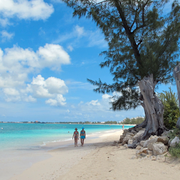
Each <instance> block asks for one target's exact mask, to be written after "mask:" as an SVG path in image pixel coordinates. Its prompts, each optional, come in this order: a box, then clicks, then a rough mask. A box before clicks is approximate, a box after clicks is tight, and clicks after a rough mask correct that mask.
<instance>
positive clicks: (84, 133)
mask: <svg viewBox="0 0 180 180" xmlns="http://www.w3.org/2000/svg"><path fill="white" fill-rule="evenodd" d="M80 138H81V146H83V145H84V139H86V132H85V130H84V128H82V130H81V133H80Z"/></svg>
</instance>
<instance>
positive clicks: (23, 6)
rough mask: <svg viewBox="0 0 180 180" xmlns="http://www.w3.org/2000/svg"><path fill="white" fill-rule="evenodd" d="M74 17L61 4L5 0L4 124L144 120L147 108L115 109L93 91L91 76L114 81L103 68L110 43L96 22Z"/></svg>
mask: <svg viewBox="0 0 180 180" xmlns="http://www.w3.org/2000/svg"><path fill="white" fill-rule="evenodd" d="M167 9H168V8H167ZM72 13H73V10H72V9H71V8H69V7H67V6H66V4H65V3H63V2H62V1H61V0H0V37H1V38H0V121H43V122H69V121H71V122H77V121H92V122H94V121H101V122H104V121H122V120H123V119H125V118H126V117H128V118H133V117H137V116H144V110H143V109H142V107H137V108H136V109H135V110H134V109H130V110H128V111H125V110H122V111H112V110H111V109H110V107H111V105H110V102H111V99H110V97H111V96H112V95H113V94H99V93H96V92H94V91H93V89H94V88H95V87H93V85H91V84H90V83H89V82H88V81H87V78H88V79H92V80H98V79H99V78H100V79H101V80H102V81H103V82H107V83H111V82H112V75H111V74H110V72H109V69H108V68H103V69H101V68H100V66H99V64H100V63H101V62H102V61H103V60H104V57H102V56H99V54H100V53H101V52H102V51H104V50H106V49H107V48H108V46H107V42H106V41H105V40H104V36H103V34H102V32H101V30H100V29H98V27H97V26H96V25H95V23H94V22H93V21H91V20H90V19H85V18H81V19H78V18H77V17H72ZM170 86H171V87H172V90H173V91H174V92H176V91H177V90H176V86H172V85H170V84H168V85H161V86H159V88H158V89H157V92H162V91H163V90H168V87H170ZM114 93H115V92H114Z"/></svg>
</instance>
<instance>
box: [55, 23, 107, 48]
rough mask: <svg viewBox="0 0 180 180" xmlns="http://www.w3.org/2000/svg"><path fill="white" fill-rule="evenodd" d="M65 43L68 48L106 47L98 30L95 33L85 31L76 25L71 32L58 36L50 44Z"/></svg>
mask: <svg viewBox="0 0 180 180" xmlns="http://www.w3.org/2000/svg"><path fill="white" fill-rule="evenodd" d="M62 42H66V43H67V44H68V46H71V47H72V46H73V47H78V46H87V47H93V46H98V47H99V48H104V47H107V42H106V41H105V40H104V35H103V34H102V32H101V31H100V30H99V29H98V30H96V31H91V30H86V29H84V27H81V26H78V25H76V26H75V27H74V28H73V30H72V31H71V32H68V33H66V34H64V35H62V34H61V35H60V36H59V37H58V38H57V39H56V40H54V41H53V42H52V43H62Z"/></svg>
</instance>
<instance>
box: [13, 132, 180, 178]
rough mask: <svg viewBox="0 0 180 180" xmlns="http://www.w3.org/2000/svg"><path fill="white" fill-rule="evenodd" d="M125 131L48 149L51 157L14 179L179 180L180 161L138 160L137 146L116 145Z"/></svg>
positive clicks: (35, 164)
mask: <svg viewBox="0 0 180 180" xmlns="http://www.w3.org/2000/svg"><path fill="white" fill-rule="evenodd" d="M122 132H123V131H122V130H112V131H111V132H109V133H106V134H101V135H99V137H98V138H95V139H93V138H92V139H86V140H85V146H84V147H81V146H79V147H74V146H73V144H72V143H71V145H69V146H66V147H61V148H57V149H54V150H51V151H48V152H47V153H48V154H49V157H48V158H46V159H44V160H41V161H38V162H36V163H34V164H32V165H31V167H29V168H27V169H26V170H24V171H23V172H21V173H19V174H18V175H15V176H13V177H12V178H11V179H10V180H25V179H26V180H32V179H33V180H46V179H47V180H71V179H74V180H84V179H87V180H92V179H95V180H102V179H108V180H113V179H117V180H118V179H122V180H134V179H136V180H144V179H146V180H152V179H158V180H169V179H170V178H171V179H173V180H179V176H180V171H179V170H180V161H173V160H171V159H170V160H167V159H164V158H163V159H159V160H156V161H154V160H152V159H148V158H146V159H136V158H135V157H136V156H135V153H136V150H134V149H126V148H125V147H124V146H119V145H115V144H114V143H113V142H114V141H118V140H119V137H120V135H121V134H122Z"/></svg>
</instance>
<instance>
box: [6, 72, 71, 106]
mask: <svg viewBox="0 0 180 180" xmlns="http://www.w3.org/2000/svg"><path fill="white" fill-rule="evenodd" d="M67 92H68V88H67V86H66V84H65V82H64V81H63V80H61V79H59V78H55V77H49V78H47V79H44V78H43V77H42V76H41V75H38V76H37V77H35V78H33V80H32V82H31V83H30V84H27V85H26V87H25V88H20V89H16V88H3V93H4V95H5V100H6V101H7V102H17V101H25V102H36V101H37V99H38V98H43V99H48V100H46V101H45V102H46V104H49V105H51V106H64V105H65V104H66V99H65V98H64V97H63V94H66V93H67Z"/></svg>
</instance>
